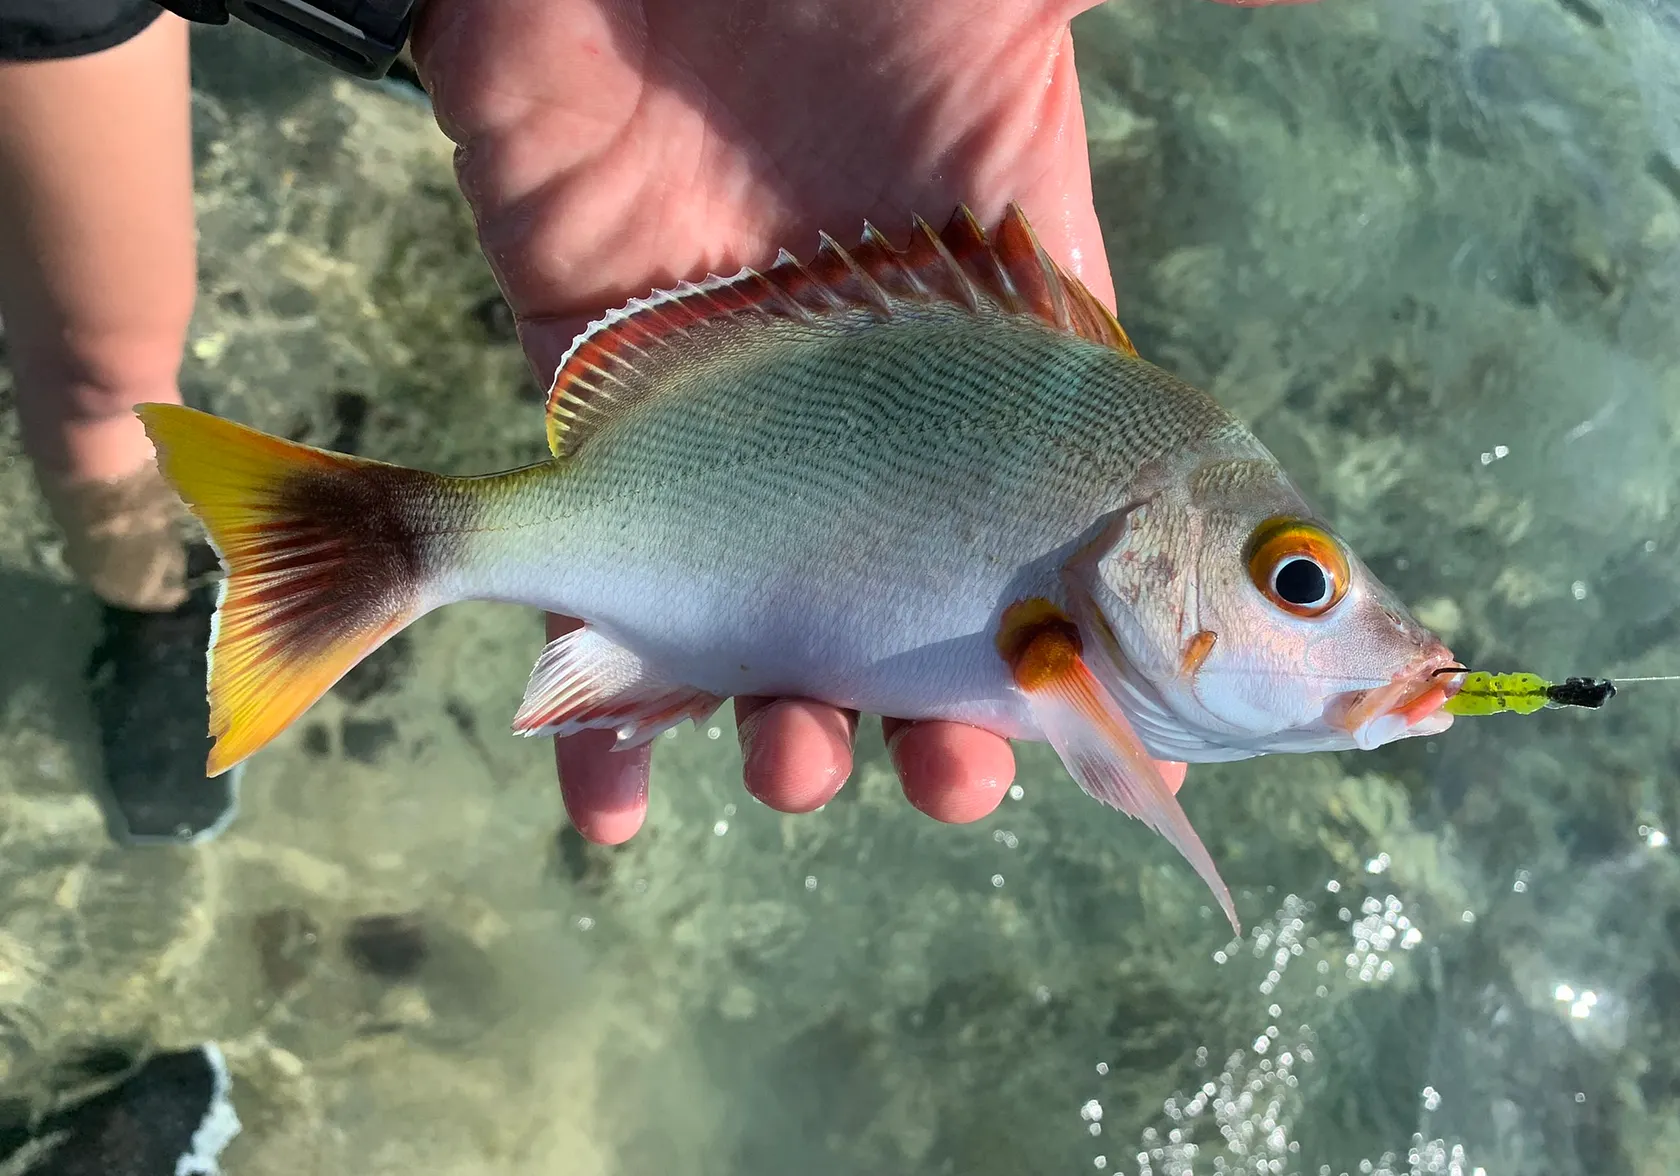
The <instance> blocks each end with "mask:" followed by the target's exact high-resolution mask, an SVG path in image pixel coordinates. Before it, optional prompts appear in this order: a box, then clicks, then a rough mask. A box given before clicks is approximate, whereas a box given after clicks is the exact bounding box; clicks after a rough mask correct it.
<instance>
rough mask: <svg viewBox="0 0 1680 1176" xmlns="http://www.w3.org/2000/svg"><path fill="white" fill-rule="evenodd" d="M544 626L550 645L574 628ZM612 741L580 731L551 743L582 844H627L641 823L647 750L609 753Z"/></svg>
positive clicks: (562, 622)
mask: <svg viewBox="0 0 1680 1176" xmlns="http://www.w3.org/2000/svg"><path fill="white" fill-rule="evenodd" d="M547 625H548V638H549V640H550V641H552V640H554V638H556V637H559V636H561V635H562V634H565V633H569V632H571V630H573V629H575V628H577V627H578V622H577V621H575V620H573V619H571V618H570V617H557V616H554V615H553V614H550V615H549V616H548V620H547ZM617 741H618V736H617V734H616V733H614V732H612V731H583V732H580V733H579V734H577V735H568V736H566V737H565V738H564V739H556V740H555V741H554V766H555V768H556V769H557V770H558V771H559V773H560V799H561V801H562V802H563V803H564V804H565V806H566V816H567V817H568V818H570V820H571V822H572V824H573V825H574V826H575V827H576V828H577V831H578V832H579V833H581V834H582V835H583V836H584V838H585V839H587V840H589V841H593V842H596V843H598V844H600V845H619V844H622V843H623V842H626V841H628V840H630V838H632V837H634V836H635V835H636V831H637V830H638V829H640V828H641V827H642V821H643V820H644V819H645V818H646V817H647V798H648V776H649V774H650V772H651V771H652V769H653V749H652V748H650V747H638V748H635V749H633V750H631V751H614V750H613V749H612V748H613V744H614V743H616V742H617Z"/></svg>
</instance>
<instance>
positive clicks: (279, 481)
mask: <svg viewBox="0 0 1680 1176" xmlns="http://www.w3.org/2000/svg"><path fill="white" fill-rule="evenodd" d="M135 411H136V412H137V413H138V414H139V416H140V419H141V421H142V422H143V423H144V424H145V427H146V432H147V434H148V435H149V436H150V437H151V439H152V443H153V445H155V446H156V447H157V452H158V465H159V468H160V469H161V470H162V471H163V475H164V477H165V478H166V479H167V480H168V481H169V483H170V484H171V485H172V486H173V487H174V488H175V492H176V493H177V494H179V495H180V496H181V499H182V500H183V501H184V502H185V503H186V504H187V506H188V508H189V509H191V511H192V512H193V514H195V515H197V516H198V518H199V520H200V521H201V522H202V523H203V524H204V527H205V529H206V530H207V531H208V532H209V535H210V541H211V543H212V544H213V545H214V547H215V548H216V552H217V554H218V555H219V556H220V557H221V559H222V564H223V566H224V568H225V569H226V571H227V578H226V579H225V580H224V581H223V583H222V589H221V597H220V600H219V601H218V604H217V608H216V620H215V624H214V626H213V628H212V630H211V638H210V677H209V693H210V734H211V736H212V737H213V738H214V739H215V741H216V742H215V746H214V747H213V748H212V749H211V751H210V759H209V763H208V764H207V765H206V769H207V771H208V772H209V774H210V775H212V776H216V775H220V774H221V773H222V772H225V771H227V770H228V769H229V768H231V767H233V766H234V765H236V764H238V763H239V762H240V761H242V760H244V759H245V758H246V757H248V756H250V755H251V754H252V753H254V752H256V751H258V750H260V749H261V748H263V747H264V746H265V745H267V744H268V743H269V742H270V741H271V740H273V739H274V738H275V737H276V736H277V735H279V734H280V733H281V732H282V731H284V730H285V729H286V728H287V727H289V726H290V725H291V724H292V723H293V722H294V721H295V720H296V719H297V718H298V716H300V715H301V714H303V712H304V711H306V710H308V709H309V707H310V706H312V705H313V704H314V703H315V702H316V700H318V699H319V698H320V697H321V695H323V694H325V693H326V692H327V690H328V689H329V688H330V687H331V686H332V685H333V683H334V682H337V681H338V680H339V678H341V677H343V676H344V674H345V673H346V672H347V671H348V670H350V669H351V667H353V666H354V665H355V664H356V663H357V662H359V661H361V660H362V659H363V658H364V657H366V656H367V655H368V654H370V653H372V652H373V651H374V650H375V649H377V648H378V647H379V646H380V645H381V644H383V643H384V642H385V641H386V640H387V639H388V638H390V637H391V636H392V635H393V634H395V633H396V632H397V631H398V630H400V629H402V628H403V627H404V626H405V625H407V624H408V623H409V622H410V621H412V620H414V619H415V618H416V617H418V616H419V615H420V614H421V613H423V612H425V611H427V610H428V609H429V608H431V607H433V606H434V605H436V604H439V603H442V601H439V600H429V599H427V595H428V594H427V591H426V589H427V585H428V583H429V582H431V581H432V580H434V579H435V576H436V572H437V570H438V569H439V567H440V566H443V565H445V564H446V563H447V561H448V560H449V559H450V558H451V557H452V555H453V552H454V549H453V548H452V546H451V541H450V539H449V535H448V533H447V532H448V528H445V527H440V526H438V525H437V523H438V521H439V517H440V516H439V511H440V510H441V509H442V508H443V507H444V506H445V503H446V502H447V501H448V500H449V499H450V498H452V497H454V496H458V494H459V491H458V490H455V489H454V488H453V486H452V480H451V479H448V478H443V477H440V476H438V475H436V474H429V473H425V472H422V471H420V470H410V469H404V468H403V467H401V466H392V465H385V464H383V463H380V462H373V461H367V460H365V459H363V458H355V457H347V456H344V455H342V454H336V453H328V452H326V451H324V450H320V449H313V448H311V447H309V446H307V445H298V444H295V443H293V442H290V441H285V440H282V439H280V438H278V437H271V436H269V435H268V434H266V433H260V432H258V431H257V430H255V429H249V428H246V427H245V426H243V425H237V424H234V423H233V422H232V421H226V420H222V419H221V418H219V417H214V416H211V415H209V414H208V413H202V412H198V411H196V410H194V409H190V408H183V407H182V406H180V405H176V404H143V405H140V406H139V407H138V408H136V410H135ZM457 517H458V516H457Z"/></svg>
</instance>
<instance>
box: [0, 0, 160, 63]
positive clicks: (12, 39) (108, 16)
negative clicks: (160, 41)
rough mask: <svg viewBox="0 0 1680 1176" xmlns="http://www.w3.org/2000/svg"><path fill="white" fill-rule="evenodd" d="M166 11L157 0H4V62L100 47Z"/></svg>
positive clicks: (0, 55)
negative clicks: (155, 1)
mask: <svg viewBox="0 0 1680 1176" xmlns="http://www.w3.org/2000/svg"><path fill="white" fill-rule="evenodd" d="M162 13H163V8H162V7H161V6H160V5H158V4H156V3H154V0H0V62H4V61H50V60H52V59H54V58H59V57H81V56H83V55H84V54H87V53H98V52H99V51H100V50H101V49H109V48H111V47H112V46H115V45H121V44H122V43H123V42H124V41H126V40H128V39H129V38H130V37H133V36H136V35H137V34H139V33H140V32H142V31H143V30H144V29H145V28H146V27H147V26H148V25H150V24H151V23H152V22H153V21H154V20H156V19H157V18H158V17H159V16H160V15H162Z"/></svg>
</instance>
